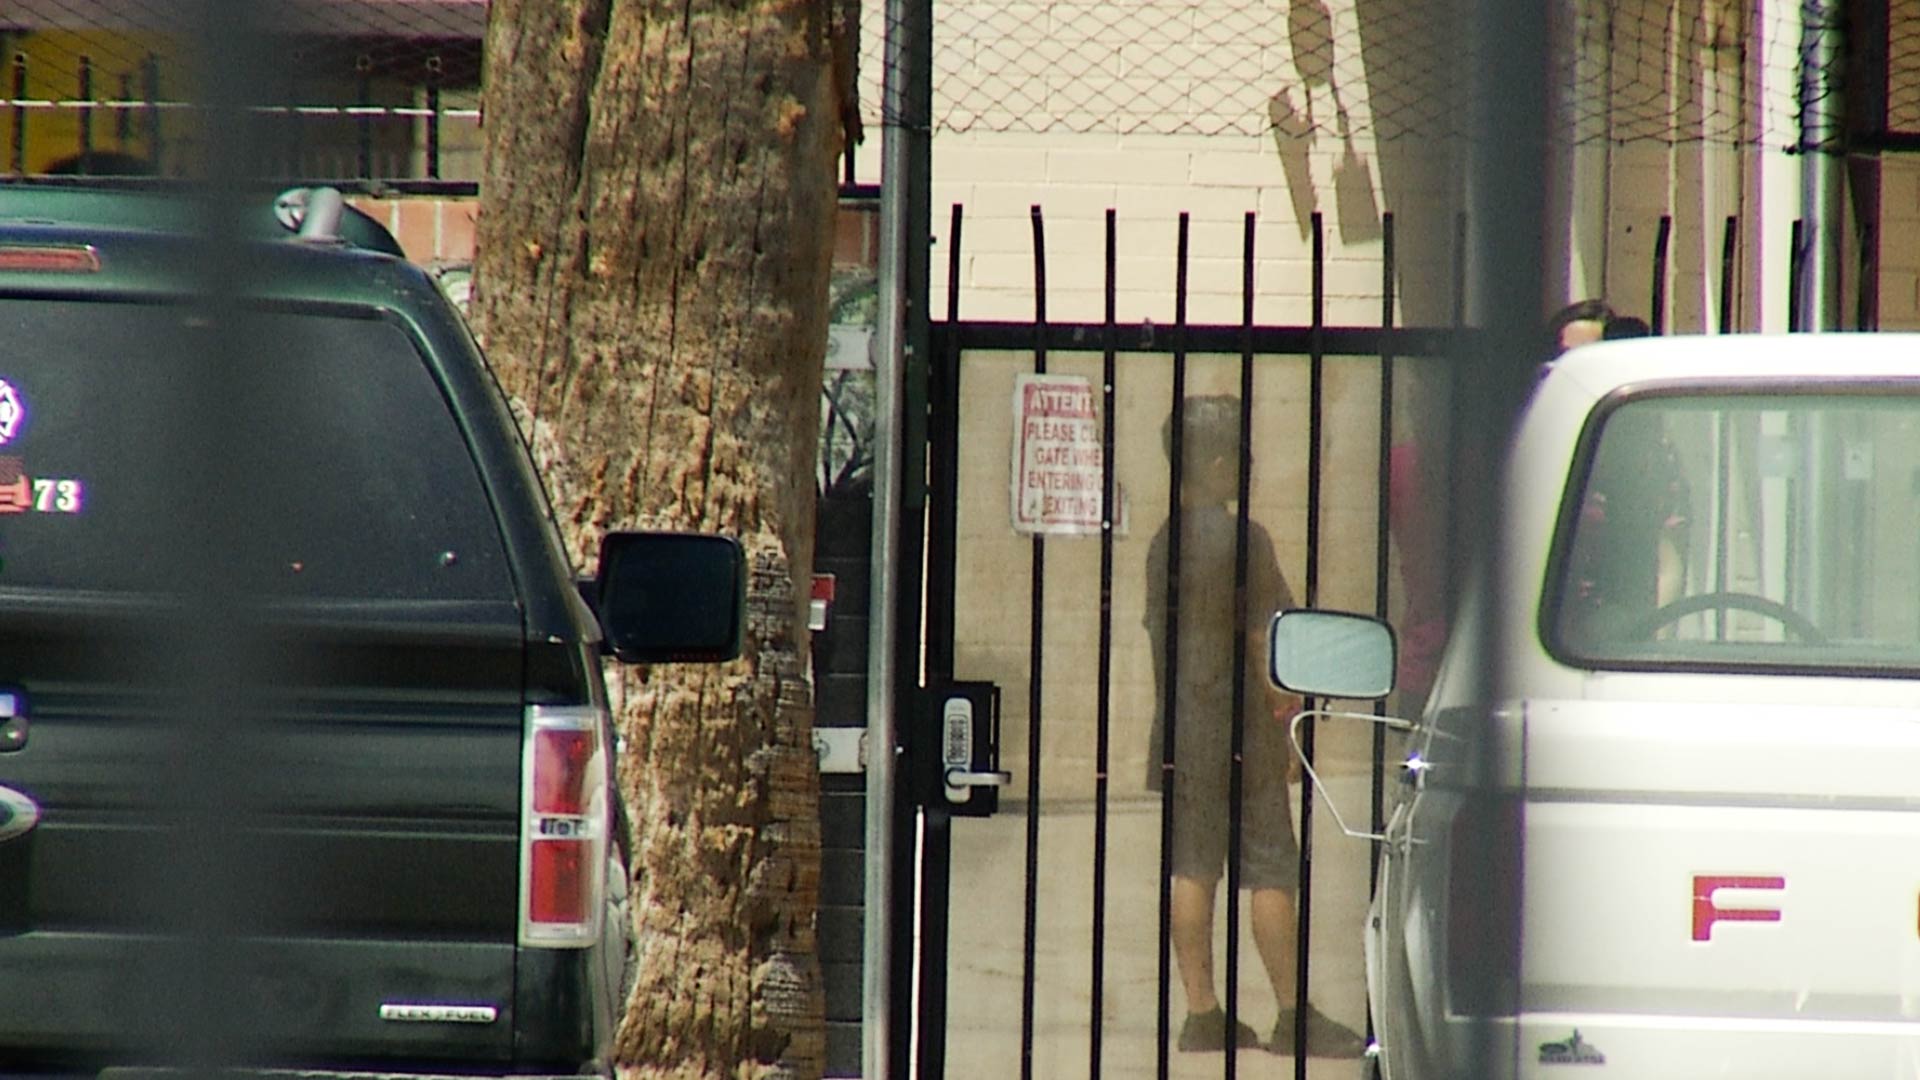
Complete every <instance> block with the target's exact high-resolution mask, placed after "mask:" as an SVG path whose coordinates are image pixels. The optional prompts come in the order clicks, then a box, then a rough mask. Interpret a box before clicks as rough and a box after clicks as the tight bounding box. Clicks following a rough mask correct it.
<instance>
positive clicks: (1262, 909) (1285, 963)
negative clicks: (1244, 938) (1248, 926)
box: [1253, 889, 1299, 1010]
mask: <svg viewBox="0 0 1920 1080" xmlns="http://www.w3.org/2000/svg"><path fill="white" fill-rule="evenodd" d="M1297 928H1298V923H1297V922H1296V920H1295V919H1294V914H1293V893H1292V892H1291V891H1290V890H1287V889H1254V890H1253V945H1254V948H1256V949H1258V950H1259V952H1260V963H1261V964H1262V965H1264V966H1265V967H1266V969H1267V981H1268V982H1271V983H1272V984H1273V996H1274V998H1275V999H1276V1000H1277V1001H1279V1002H1280V1008H1281V1009H1282V1010H1286V1009H1291V1008H1293V1003H1294V1000H1295V999H1296V998H1297V997H1298V994H1297V990H1298V989H1299V985H1298V983H1297V982H1296V980H1295V970H1294V969H1295V966H1296V962H1297V960H1298V957H1299V950H1298V949H1297V948H1295V938H1296V934H1295V931H1296V929H1297Z"/></svg>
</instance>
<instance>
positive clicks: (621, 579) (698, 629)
mask: <svg viewBox="0 0 1920 1080" xmlns="http://www.w3.org/2000/svg"><path fill="white" fill-rule="evenodd" d="M746 579H747V574H746V555H745V554H744V553H743V552H742V551H741V548H740V544H739V542H738V541H736V540H734V539H732V538H731V537H725V536H708V535H703V534H698V533H645V532H614V533H608V534H607V535H606V537H605V538H604V539H603V540H602V541H601V542H600V570H599V573H598V574H597V575H596V576H595V578H594V584H593V589H594V593H595V600H596V602H595V603H594V604H593V608H594V610H595V611H596V612H598V613H599V616H600V628H601V631H602V632H603V633H604V634H605V635H606V642H607V648H608V651H610V652H612V653H613V655H614V657H615V658H616V659H619V660H623V661H625V662H627V663H630V664H660V663H675V662H693V663H701V662H716V661H721V660H732V659H733V658H735V657H737V656H739V655H740V645H741V630H742V624H743V623H744V621H745V613H746Z"/></svg>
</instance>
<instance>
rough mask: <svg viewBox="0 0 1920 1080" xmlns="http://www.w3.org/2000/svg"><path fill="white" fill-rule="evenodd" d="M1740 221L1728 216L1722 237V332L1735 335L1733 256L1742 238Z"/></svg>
mask: <svg viewBox="0 0 1920 1080" xmlns="http://www.w3.org/2000/svg"><path fill="white" fill-rule="evenodd" d="M1739 230H1740V219H1739V218H1737V217H1734V216H1733V215H1731V214H1729V215H1727V225H1726V231H1725V232H1723V233H1722V234H1721V236H1720V332H1721V333H1723V334H1731V333H1733V275H1734V263H1733V256H1734V251H1735V245H1736V244H1737V243H1738V241H1739V236H1740V232H1739Z"/></svg>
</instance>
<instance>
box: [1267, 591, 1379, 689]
mask: <svg viewBox="0 0 1920 1080" xmlns="http://www.w3.org/2000/svg"><path fill="white" fill-rule="evenodd" d="M1267 660H1268V665H1267V673H1268V677H1269V678H1271V679H1272V680H1273V684H1274V685H1275V686H1278V687H1279V688H1280V689H1282V690H1288V691H1291V692H1293V693H1296V694H1302V695H1305V696H1307V697H1330V698H1360V699H1367V700H1377V699H1379V698H1383V697H1386V696H1387V695H1388V694H1390V693H1392V692H1393V667H1394V641H1393V628H1392V627H1390V626H1388V625H1387V624H1386V623H1385V622H1384V621H1382V620H1380V619H1376V618H1374V617H1372V616H1371V615H1356V614H1353V613H1351V612H1346V611H1314V610H1310V609H1307V608H1290V609H1288V610H1286V611H1282V612H1280V613H1279V614H1277V615H1275V616H1274V617H1273V622H1272V623H1271V624H1270V625H1269V626H1268V628H1267Z"/></svg>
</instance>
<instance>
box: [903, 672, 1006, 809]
mask: <svg viewBox="0 0 1920 1080" xmlns="http://www.w3.org/2000/svg"><path fill="white" fill-rule="evenodd" d="M930 697H931V700H932V704H933V709H934V716H933V717H932V720H933V722H934V729H935V732H936V735H937V738H938V739H939V747H938V750H939V754H938V757H937V759H936V758H934V756H933V755H928V757H929V759H930V762H929V763H930V764H931V765H932V766H933V768H932V769H931V770H929V771H931V772H932V773H933V774H934V775H932V776H930V777H928V780H929V783H928V784H927V788H928V794H929V797H928V798H927V799H926V800H925V801H926V803H927V804H928V805H929V806H940V807H942V808H944V809H945V810H947V812H949V813H951V814H954V815H957V816H961V817H985V816H987V815H989V814H992V813H993V812H994V811H996V810H998V809H999V808H1000V789H1001V788H1003V787H1005V786H1007V784H1008V783H1009V782H1011V781H1012V779H1013V777H1012V774H1010V773H1007V772H1005V771H1003V770H1002V769H1001V768H1000V688H999V687H997V686H995V685H993V684H992V683H951V684H948V685H946V686H939V687H935V688H934V690H933V693H932V694H931V695H930Z"/></svg>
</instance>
